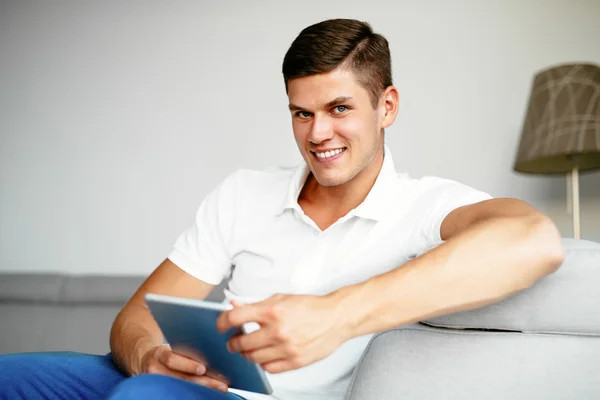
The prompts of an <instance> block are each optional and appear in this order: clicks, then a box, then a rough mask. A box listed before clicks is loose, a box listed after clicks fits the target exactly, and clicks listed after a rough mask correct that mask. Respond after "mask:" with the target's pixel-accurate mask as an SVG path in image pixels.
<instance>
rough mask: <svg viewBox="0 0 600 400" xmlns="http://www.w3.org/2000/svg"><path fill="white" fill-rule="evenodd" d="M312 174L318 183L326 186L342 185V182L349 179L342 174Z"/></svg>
mask: <svg viewBox="0 0 600 400" xmlns="http://www.w3.org/2000/svg"><path fill="white" fill-rule="evenodd" d="M313 176H314V177H315V179H316V181H317V182H318V183H319V185H321V186H326V187H332V186H339V185H343V184H344V183H346V182H348V181H349V180H350V179H348V178H347V177H344V176H332V175H329V174H320V175H317V174H314V173H313Z"/></svg>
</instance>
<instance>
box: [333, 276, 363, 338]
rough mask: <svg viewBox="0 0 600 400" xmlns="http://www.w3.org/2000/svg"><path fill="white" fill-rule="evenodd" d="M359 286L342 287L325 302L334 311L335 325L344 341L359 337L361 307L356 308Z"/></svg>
mask: <svg viewBox="0 0 600 400" xmlns="http://www.w3.org/2000/svg"><path fill="white" fill-rule="evenodd" d="M356 295H357V285H353V286H346V287H342V288H340V289H338V290H336V291H334V292H332V293H330V294H328V295H327V296H325V301H326V302H327V303H328V306H329V309H330V310H333V316H334V318H335V322H334V323H335V325H336V326H337V329H338V332H340V334H341V335H342V338H343V341H346V340H349V339H352V338H353V337H356V336H359V333H358V329H357V328H358V326H359V321H360V310H359V308H360V307H357V306H356V301H355V297H356Z"/></svg>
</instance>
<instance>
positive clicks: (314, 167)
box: [288, 69, 397, 186]
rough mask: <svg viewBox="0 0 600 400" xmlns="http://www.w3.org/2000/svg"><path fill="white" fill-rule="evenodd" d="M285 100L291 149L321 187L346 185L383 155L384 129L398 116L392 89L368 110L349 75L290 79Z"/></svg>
mask: <svg viewBox="0 0 600 400" xmlns="http://www.w3.org/2000/svg"><path fill="white" fill-rule="evenodd" d="M288 98H289V102H290V106H289V108H290V112H291V114H292V126H293V130H294V137H295V139H296V143H297V144H298V148H299V149H300V153H301V154H302V157H303V158H304V160H305V161H306V163H307V164H308V166H309V168H310V170H311V172H312V174H313V176H314V177H315V179H316V180H317V182H318V183H319V184H320V185H322V186H338V185H343V184H345V183H348V182H350V181H352V179H354V178H355V177H356V176H357V175H359V174H360V173H361V172H363V171H365V170H366V169H368V168H369V166H370V165H371V164H373V160H374V159H376V156H378V155H383V129H384V128H386V127H388V126H389V125H391V124H392V122H393V121H394V118H395V116H396V111H397V93H396V90H395V89H394V88H393V87H390V88H388V89H387V90H386V92H385V93H384V94H383V95H382V97H381V98H380V101H379V103H378V105H377V107H375V108H373V105H372V103H371V99H370V98H369V93H368V92H367V90H366V89H365V88H363V87H362V86H361V85H360V84H359V83H358V82H357V81H356V79H355V77H354V74H353V73H352V72H351V71H348V70H345V69H336V70H333V71H331V72H328V73H325V74H318V75H312V76H307V77H303V78H296V79H292V80H291V81H289V82H288Z"/></svg>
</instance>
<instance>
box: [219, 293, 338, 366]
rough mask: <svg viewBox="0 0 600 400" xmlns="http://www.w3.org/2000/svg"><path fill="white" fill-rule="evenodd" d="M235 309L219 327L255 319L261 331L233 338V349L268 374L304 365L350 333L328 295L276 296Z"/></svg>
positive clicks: (325, 353)
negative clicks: (258, 365)
mask: <svg viewBox="0 0 600 400" xmlns="http://www.w3.org/2000/svg"><path fill="white" fill-rule="evenodd" d="M233 305H234V308H233V309H232V310H230V311H225V312H223V313H222V314H221V315H220V316H219V318H218V319H217V328H218V329H219V331H221V332H225V331H226V330H228V329H229V328H232V327H237V326H241V325H243V324H245V323H248V322H256V323H258V324H259V325H260V327H261V328H260V329H259V330H258V331H256V332H252V333H249V334H242V335H238V336H235V337H233V338H231V339H230V341H229V342H228V344H227V347H228V349H229V351H231V352H240V353H241V354H242V355H243V356H244V357H245V358H247V359H248V360H250V361H252V362H255V363H257V364H260V365H261V367H262V368H263V369H264V370H265V371H267V372H270V373H279V372H285V371H290V370H293V369H297V368H300V367H304V366H306V365H308V364H312V363H314V362H315V361H318V360H320V359H323V358H325V357H327V356H328V355H329V354H331V353H332V352H333V351H334V350H335V349H336V348H338V347H339V346H340V345H341V344H342V343H343V342H345V341H346V340H347V339H349V338H350V337H349V335H348V332H347V330H346V329H345V327H344V326H343V323H342V318H341V317H340V316H339V315H338V314H337V312H336V311H337V310H336V308H335V303H333V302H332V301H331V299H330V298H328V297H320V296H305V295H284V294H277V295H275V296H272V297H270V298H269V299H267V300H264V301H261V302H259V303H254V304H249V305H239V304H237V303H233Z"/></svg>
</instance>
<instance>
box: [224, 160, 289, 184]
mask: <svg viewBox="0 0 600 400" xmlns="http://www.w3.org/2000/svg"><path fill="white" fill-rule="evenodd" d="M297 168H298V167H280V166H270V167H266V168H263V169H249V168H241V169H237V170H235V171H234V172H233V173H231V174H230V175H229V176H228V177H227V178H226V179H225V181H226V182H232V183H235V185H236V186H237V187H238V188H240V189H242V190H253V189H258V188H260V187H271V188H273V185H282V184H283V185H287V184H289V182H290V179H291V178H292V176H293V174H294V172H295V171H296V170H297Z"/></svg>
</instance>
